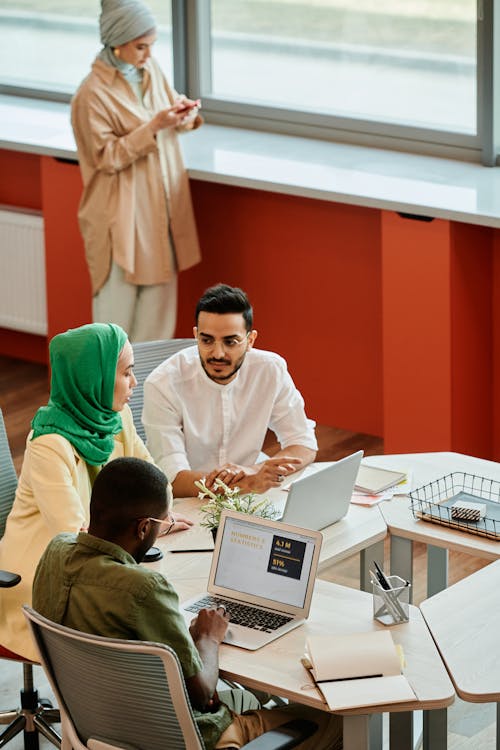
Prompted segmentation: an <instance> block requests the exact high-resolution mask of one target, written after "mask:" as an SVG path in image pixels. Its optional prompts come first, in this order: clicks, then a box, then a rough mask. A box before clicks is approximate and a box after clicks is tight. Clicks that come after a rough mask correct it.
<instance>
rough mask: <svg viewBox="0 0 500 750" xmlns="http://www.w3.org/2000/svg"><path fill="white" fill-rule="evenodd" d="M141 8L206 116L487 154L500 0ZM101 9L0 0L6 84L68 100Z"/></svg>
mask: <svg viewBox="0 0 500 750" xmlns="http://www.w3.org/2000/svg"><path fill="white" fill-rule="evenodd" d="M146 2H148V4H149V5H150V7H151V9H152V10H153V12H154V14H155V16H156V18H157V19H158V24H159V39H158V42H157V45H156V48H155V55H156V57H157V58H158V59H159V61H160V64H161V65H162V67H163V69H164V71H165V73H166V74H167V77H168V78H169V79H170V80H171V81H172V80H173V82H174V84H175V86H176V88H177V89H178V90H179V91H185V92H186V93H188V94H189V95H191V96H193V97H194V98H197V97H201V98H202V100H203V108H204V113H205V117H206V119H207V120H208V121H209V122H219V123H223V124H230V125H239V126H243V127H250V128H257V129H263V130H274V131H278V132H286V133H296V134H299V135H311V136H315V137H321V138H328V139H331V140H339V141H347V142H357V143H361V144H368V145H380V146H386V147H389V148H390V147H396V148H399V149H407V150H413V151H421V152H425V153H434V154H442V155H449V156H458V157H460V158H465V159H471V160H476V161H479V160H481V159H482V160H483V162H484V163H494V161H495V157H496V149H495V145H494V140H495V136H496V135H497V136H498V139H500V123H499V122H498V121H499V120H500V104H499V103H498V101H495V98H494V94H495V92H494V90H493V70H494V63H495V55H497V57H498V53H497V51H496V50H495V49H494V44H493V41H494V37H493V26H494V24H493V12H494V9H495V8H496V7H497V5H500V0H356V2H353V0H146ZM99 9H100V2H99V0H4V3H3V9H2V10H1V11H0V27H1V28H2V31H3V43H2V46H1V48H0V71H1V74H0V75H1V80H0V84H3V87H2V90H4V91H6V90H8V91H12V90H13V88H12V87H14V89H15V90H16V93H17V92H19V93H22V92H23V91H26V90H29V91H30V93H31V94H32V95H34V92H35V94H36V92H37V91H45V95H48V96H49V97H50V96H53V97H55V98H57V97H59V98H69V95H70V94H71V93H72V92H73V91H74V90H75V88H76V87H77V85H78V84H79V82H80V81H81V80H82V79H83V77H84V76H85V75H86V74H87V72H88V70H89V66H90V63H91V61H92V59H93V57H94V56H95V54H96V53H97V52H98V50H99V48H100V44H99V35H98V21H97V19H98V15H99ZM497 23H498V22H497ZM499 48H500V42H499ZM174 60H175V65H174ZM497 68H498V69H500V62H499V63H497ZM6 86H7V89H6ZM497 88H498V87H497ZM46 92H49V93H48V94H47V93H46ZM497 97H498V94H497ZM495 115H496V121H495Z"/></svg>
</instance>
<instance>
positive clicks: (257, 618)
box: [186, 596, 293, 633]
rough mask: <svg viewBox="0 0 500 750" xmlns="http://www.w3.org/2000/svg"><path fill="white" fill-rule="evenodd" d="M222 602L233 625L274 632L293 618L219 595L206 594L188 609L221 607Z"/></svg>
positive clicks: (194, 610)
mask: <svg viewBox="0 0 500 750" xmlns="http://www.w3.org/2000/svg"><path fill="white" fill-rule="evenodd" d="M221 604H222V605H223V606H224V607H225V608H226V612H227V614H228V615H229V619H230V620H231V624H232V625H242V626H243V627H245V628H252V629H253V630H260V631H262V632H264V633H272V631H273V630H277V629H278V628H280V627H281V626H282V625H286V623H287V622H290V620H292V619H293V618H292V617H288V616H287V615H280V614H276V613H274V612H269V611H268V610H266V609H259V608H258V607H251V606H249V605H248V604H240V603H239V602H233V601H230V600H228V599H221V598H219V597H217V596H204V597H203V599H198V601H197V602H194V603H193V604H191V605H189V606H188V607H186V609H187V610H189V611H190V612H199V611H200V609H203V607H207V608H210V607H212V608H213V607H219V606H220V605H221Z"/></svg>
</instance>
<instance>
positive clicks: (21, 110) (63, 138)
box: [0, 95, 500, 227]
mask: <svg viewBox="0 0 500 750" xmlns="http://www.w3.org/2000/svg"><path fill="white" fill-rule="evenodd" d="M181 142H182V146H183V152H184V157H185V162H186V166H187V168H188V171H189V174H190V176H191V177H192V178H194V179H197V180H205V181H207V182H217V183H222V184H226V185H238V186H241V187H247V188H254V189H259V190H269V191H273V192H278V193H285V194H290V195H299V196H304V197H308V198H315V199H320V200H325V201H335V202H338V203H347V204H352V205H357V206H367V207H372V208H379V209H389V210H393V211H400V212H404V213H411V214H417V215H422V216H431V217H438V218H443V219H450V220H453V221H463V222H466V223H470V224H479V225H484V226H492V227H500V169H495V168H487V167H482V166H480V165H477V164H470V163H466V162H460V161H453V160H451V159H440V158H436V157H430V156H418V155H415V154H405V153H399V152H392V151H385V150H382V149H375V148H367V147H361V146H350V145H344V144H338V143H330V142H325V141H319V140H313V139H307V138H298V137H293V136H286V135H277V134H274V133H262V132H258V131H253V130H243V129H239V128H229V127H223V126H218V125H204V126H203V127H202V128H201V129H200V130H197V131H196V132H194V133H192V134H187V135H185V136H182V137H181ZM0 148H4V149H8V150H11V151H24V152H29V153H35V154H43V155H48V156H55V157H59V158H65V159H76V148H75V142H74V140H73V135H72V132H71V126H70V122H69V106H68V105H67V104H60V103H55V102H44V101H39V100H33V99H22V98H20V97H12V96H5V95H0Z"/></svg>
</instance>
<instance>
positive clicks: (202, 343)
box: [197, 331, 251, 351]
mask: <svg viewBox="0 0 500 750" xmlns="http://www.w3.org/2000/svg"><path fill="white" fill-rule="evenodd" d="M250 333H251V331H247V333H246V335H245V337H244V338H240V337H239V336H225V337H224V338H223V339H220V340H219V341H218V340H217V339H214V338H213V336H206V335H205V334H203V333H200V334H198V336H197V339H198V346H199V347H200V349H207V350H208V349H213V348H214V346H215V345H216V344H220V345H221V347H222V348H223V349H224V351H230V350H231V349H237V348H238V347H239V346H242V345H243V344H245V343H246V342H247V341H248V337H249V336H250Z"/></svg>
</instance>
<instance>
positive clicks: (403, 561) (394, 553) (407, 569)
mask: <svg viewBox="0 0 500 750" xmlns="http://www.w3.org/2000/svg"><path fill="white" fill-rule="evenodd" d="M390 567H391V575H398V576H400V577H401V578H404V579H405V580H406V581H410V583H413V542H412V541H411V539H405V538H403V537H402V536H395V535H393V534H391V564H390ZM412 601H413V586H412V587H411V589H410V604H411V603H412Z"/></svg>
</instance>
